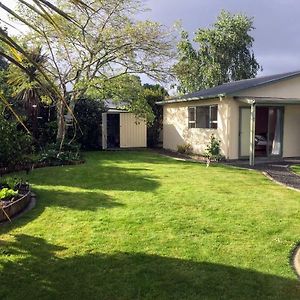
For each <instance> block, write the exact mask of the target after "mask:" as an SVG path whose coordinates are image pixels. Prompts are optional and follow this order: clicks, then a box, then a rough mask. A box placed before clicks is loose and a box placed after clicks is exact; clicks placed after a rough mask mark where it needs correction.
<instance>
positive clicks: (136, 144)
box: [120, 113, 147, 148]
mask: <svg viewBox="0 0 300 300" xmlns="http://www.w3.org/2000/svg"><path fill="white" fill-rule="evenodd" d="M120 147H121V148H145V147H147V124H146V122H145V120H144V119H140V118H138V117H136V116H135V115H134V114H133V113H121V114H120Z"/></svg>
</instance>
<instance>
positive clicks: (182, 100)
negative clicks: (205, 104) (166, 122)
mask: <svg viewBox="0 0 300 300" xmlns="http://www.w3.org/2000/svg"><path fill="white" fill-rule="evenodd" d="M223 97H226V94H217V95H211V96H203V97H190V98H179V99H176V98H175V99H170V100H166V101H159V102H155V104H157V105H164V104H170V103H180V102H189V101H197V100H209V99H215V98H220V99H222V98H223Z"/></svg>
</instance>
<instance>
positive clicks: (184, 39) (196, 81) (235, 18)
mask: <svg viewBox="0 0 300 300" xmlns="http://www.w3.org/2000/svg"><path fill="white" fill-rule="evenodd" d="M253 29H254V27H253V20H252V19H251V18H248V17H247V16H245V15H242V14H236V15H232V14H230V13H228V12H226V11H222V12H221V14H220V15H219V17H218V19H217V22H216V23H215V24H213V26H212V28H207V29H198V31H197V32H196V34H195V38H194V42H195V43H196V44H197V45H198V49H195V48H194V46H193V44H192V42H191V41H190V39H189V35H188V33H187V32H185V31H183V32H182V36H181V41H180V42H179V44H178V52H179V53H178V56H179V61H178V63H177V64H176V65H175V66H174V72H175V74H176V76H177V78H178V81H179V91H180V92H183V93H186V92H194V91H197V90H200V89H203V88H210V87H213V86H216V85H220V84H223V83H226V82H229V81H234V80H240V79H248V78H253V77H255V76H256V74H257V72H258V70H259V69H260V65H259V63H258V62H257V61H256V59H255V57H254V53H253V51H252V49H251V48H252V45H253V41H254V39H253V37H252V36H250V34H249V33H250V32H251V31H252V30H253Z"/></svg>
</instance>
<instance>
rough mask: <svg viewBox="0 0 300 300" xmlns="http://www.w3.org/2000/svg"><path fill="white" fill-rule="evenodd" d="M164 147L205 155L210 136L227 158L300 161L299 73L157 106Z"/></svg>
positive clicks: (229, 86) (238, 83)
mask: <svg viewBox="0 0 300 300" xmlns="http://www.w3.org/2000/svg"><path fill="white" fill-rule="evenodd" d="M157 104H159V105H163V114H164V117H163V147H164V148H165V149H170V150H177V146H178V145H182V144H186V143H189V144H191V145H192V147H193V151H194V152H195V153H198V154H201V153H203V152H204V151H205V148H206V145H207V144H208V142H209V139H210V136H211V134H215V135H216V136H217V137H218V138H219V139H220V141H221V151H222V154H223V155H224V156H225V157H226V159H230V160H234V159H243V158H247V159H249V160H250V165H253V164H254V161H255V159H257V158H259V157H264V158H275V157H277V158H282V157H284V158H285V157H298V156H300V71H295V72H289V73H284V74H277V75H272V76H264V77H258V78H254V79H247V80H240V81H235V82H230V83H226V84H223V85H220V86H216V87H213V88H210V89H206V90H201V91H199V92H195V93H190V94H187V95H184V96H180V97H176V98H173V99H168V100H166V101H162V102H158V103H157Z"/></svg>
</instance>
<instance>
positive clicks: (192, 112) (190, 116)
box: [189, 107, 195, 122]
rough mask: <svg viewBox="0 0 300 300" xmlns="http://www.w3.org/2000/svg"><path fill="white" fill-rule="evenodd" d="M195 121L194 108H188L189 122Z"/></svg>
mask: <svg viewBox="0 0 300 300" xmlns="http://www.w3.org/2000/svg"><path fill="white" fill-rule="evenodd" d="M190 121H195V107H189V122H190Z"/></svg>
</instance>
